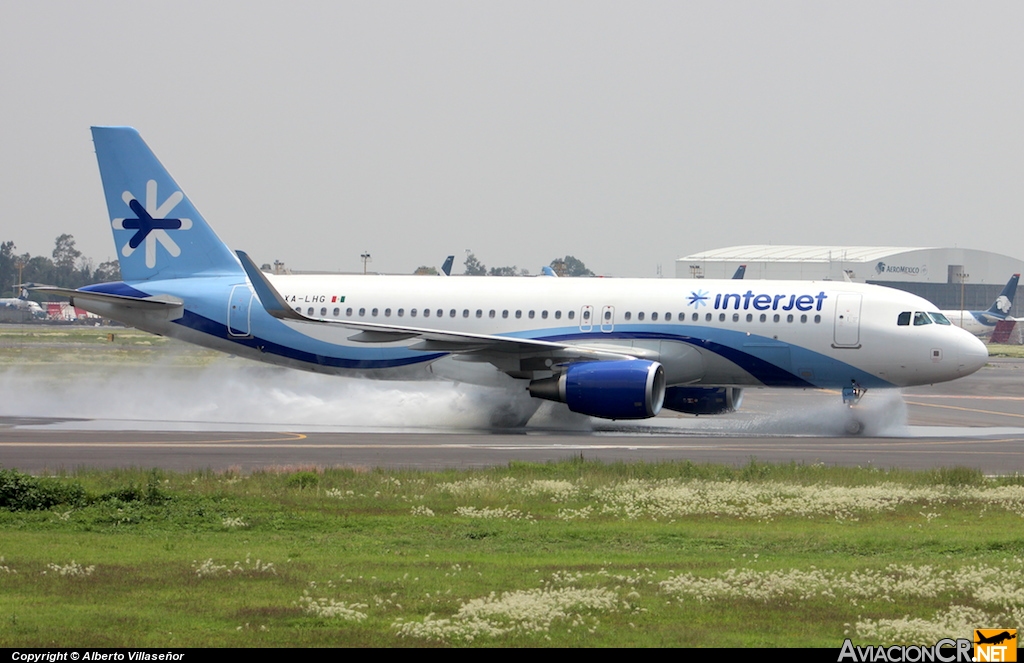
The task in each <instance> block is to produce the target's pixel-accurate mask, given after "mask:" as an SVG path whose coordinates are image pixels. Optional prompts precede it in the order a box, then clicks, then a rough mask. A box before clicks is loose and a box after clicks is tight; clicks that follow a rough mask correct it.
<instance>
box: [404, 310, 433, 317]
mask: <svg viewBox="0 0 1024 663" xmlns="http://www.w3.org/2000/svg"><path fill="white" fill-rule="evenodd" d="M424 313H427V312H426V311H424ZM427 315H430V313H427ZM409 316H410V317H413V318H415V317H416V309H411V310H410V311H409Z"/></svg>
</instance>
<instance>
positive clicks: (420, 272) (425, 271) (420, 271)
mask: <svg viewBox="0 0 1024 663" xmlns="http://www.w3.org/2000/svg"><path fill="white" fill-rule="evenodd" d="M413 274H414V275H415V276H437V267H427V266H426V265H420V266H419V267H417V268H416V271H415V272H413Z"/></svg>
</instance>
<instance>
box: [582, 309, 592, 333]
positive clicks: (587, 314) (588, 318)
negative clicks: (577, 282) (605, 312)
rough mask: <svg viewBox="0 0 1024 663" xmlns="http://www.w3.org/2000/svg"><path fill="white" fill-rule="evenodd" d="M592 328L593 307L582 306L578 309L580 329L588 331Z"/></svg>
mask: <svg viewBox="0 0 1024 663" xmlns="http://www.w3.org/2000/svg"><path fill="white" fill-rule="evenodd" d="M593 329H594V307H593V306H584V307H583V308H582V309H581V310H580V331H581V332H588V331H591V330H593Z"/></svg>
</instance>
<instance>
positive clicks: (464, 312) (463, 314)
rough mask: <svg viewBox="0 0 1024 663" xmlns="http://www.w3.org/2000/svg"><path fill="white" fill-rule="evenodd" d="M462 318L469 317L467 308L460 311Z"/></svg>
mask: <svg viewBox="0 0 1024 663" xmlns="http://www.w3.org/2000/svg"><path fill="white" fill-rule="evenodd" d="M462 317H464V318H468V317H469V309H468V308H464V309H462Z"/></svg>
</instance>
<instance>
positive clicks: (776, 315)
mask: <svg viewBox="0 0 1024 663" xmlns="http://www.w3.org/2000/svg"><path fill="white" fill-rule="evenodd" d="M781 319H782V318H781V317H779V314H778V313H776V314H775V315H773V316H772V322H778V321H779V320H781Z"/></svg>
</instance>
